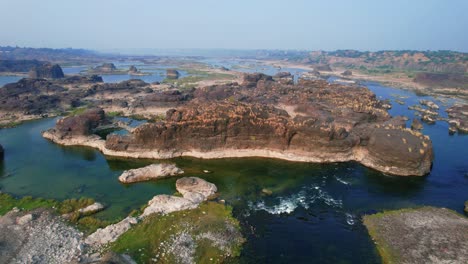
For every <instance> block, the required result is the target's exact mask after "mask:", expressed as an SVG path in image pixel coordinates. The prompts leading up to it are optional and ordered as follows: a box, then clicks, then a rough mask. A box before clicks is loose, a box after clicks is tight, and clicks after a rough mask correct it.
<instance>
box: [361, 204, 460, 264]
mask: <svg viewBox="0 0 468 264" xmlns="http://www.w3.org/2000/svg"><path fill="white" fill-rule="evenodd" d="M363 220H364V225H365V226H366V228H367V230H368V232H369V235H370V236H371V237H372V239H373V241H375V244H376V246H377V250H378V251H379V254H380V256H381V257H382V262H383V263H465V262H466V260H467V259H468V250H467V248H468V219H467V218H466V217H465V216H463V215H460V214H458V213H456V212H455V211H452V210H449V209H446V208H436V207H429V206H427V207H421V208H415V209H401V210H394V211H386V212H382V213H377V214H374V215H366V216H364V219H363Z"/></svg>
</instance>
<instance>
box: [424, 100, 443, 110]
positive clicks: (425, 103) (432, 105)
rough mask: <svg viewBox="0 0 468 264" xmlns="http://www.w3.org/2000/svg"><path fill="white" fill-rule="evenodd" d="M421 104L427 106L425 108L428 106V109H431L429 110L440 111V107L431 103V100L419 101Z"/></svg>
mask: <svg viewBox="0 0 468 264" xmlns="http://www.w3.org/2000/svg"><path fill="white" fill-rule="evenodd" d="M419 104H421V105H425V106H427V107H429V108H431V109H433V110H439V106H438V105H437V104H436V103H434V102H432V101H429V100H423V99H421V100H419Z"/></svg>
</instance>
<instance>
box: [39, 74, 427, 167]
mask: <svg viewBox="0 0 468 264" xmlns="http://www.w3.org/2000/svg"><path fill="white" fill-rule="evenodd" d="M193 98H194V99H191V100H190V101H188V102H186V103H184V104H183V105H182V106H181V107H179V108H177V109H171V110H169V111H167V113H166V117H165V119H164V120H163V121H162V122H157V123H147V124H144V125H141V126H139V127H137V128H136V129H134V130H133V132H132V133H131V134H129V135H125V136H122V135H109V136H108V137H107V140H106V141H100V142H99V143H97V142H94V143H93V146H94V147H98V148H99V149H100V150H101V151H103V152H104V153H105V154H108V155H115V156H125V157H136V158H172V157H177V156H194V157H200V158H222V157H248V156H261V157H271V158H280V159H286V160H293V161H304V162H342V161H358V162H360V163H362V164H364V165H366V166H368V167H371V168H374V169H376V170H379V171H383V172H386V173H389V174H396V175H424V174H427V173H428V172H429V171H430V168H431V163H432V145H431V141H430V140H429V138H428V137H425V136H423V135H422V134H420V133H419V132H415V131H411V130H409V129H405V128H404V127H405V122H404V121H403V119H401V118H391V117H390V116H389V115H388V113H387V111H386V109H385V108H384V104H383V102H381V101H379V100H378V99H376V97H375V95H374V94H373V93H372V92H371V91H369V90H368V89H367V88H364V87H358V86H342V85H338V84H329V83H327V82H326V81H311V80H299V82H298V84H296V85H293V84H284V83H281V82H278V81H274V80H273V79H272V77H270V76H267V75H264V74H251V75H246V76H245V78H244V81H243V83H242V85H238V84H236V83H233V84H230V85H215V86H208V87H205V88H201V89H197V90H195V91H194V92H193ZM58 132H59V133H58V135H57V130H51V131H49V132H48V133H46V134H45V136H46V137H48V138H51V139H52V140H54V141H56V142H58V143H62V144H72V143H70V142H71V141H70V140H67V139H66V138H64V137H63V136H62V135H61V133H60V130H59V131H58ZM73 144H80V143H78V142H76V141H75V142H74V143H73ZM82 144H85V145H86V144H87V143H84V142H83V143H82Z"/></svg>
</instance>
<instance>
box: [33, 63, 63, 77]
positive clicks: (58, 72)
mask: <svg viewBox="0 0 468 264" xmlns="http://www.w3.org/2000/svg"><path fill="white" fill-rule="evenodd" d="M63 77H65V75H64V74H63V71H62V68H61V67H60V66H59V65H58V64H54V65H52V64H45V65H42V66H36V67H33V68H32V69H31V70H30V71H29V78H31V79H40V78H46V79H58V78H63Z"/></svg>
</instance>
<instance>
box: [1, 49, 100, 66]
mask: <svg viewBox="0 0 468 264" xmlns="http://www.w3.org/2000/svg"><path fill="white" fill-rule="evenodd" d="M100 56H102V55H101V54H98V53H96V52H95V51H91V50H85V49H71V48H67V49H50V48H20V47H11V46H6V47H0V60H38V61H50V62H54V63H59V62H82V61H89V60H91V61H92V60H95V59H96V58H97V57H100Z"/></svg>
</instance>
